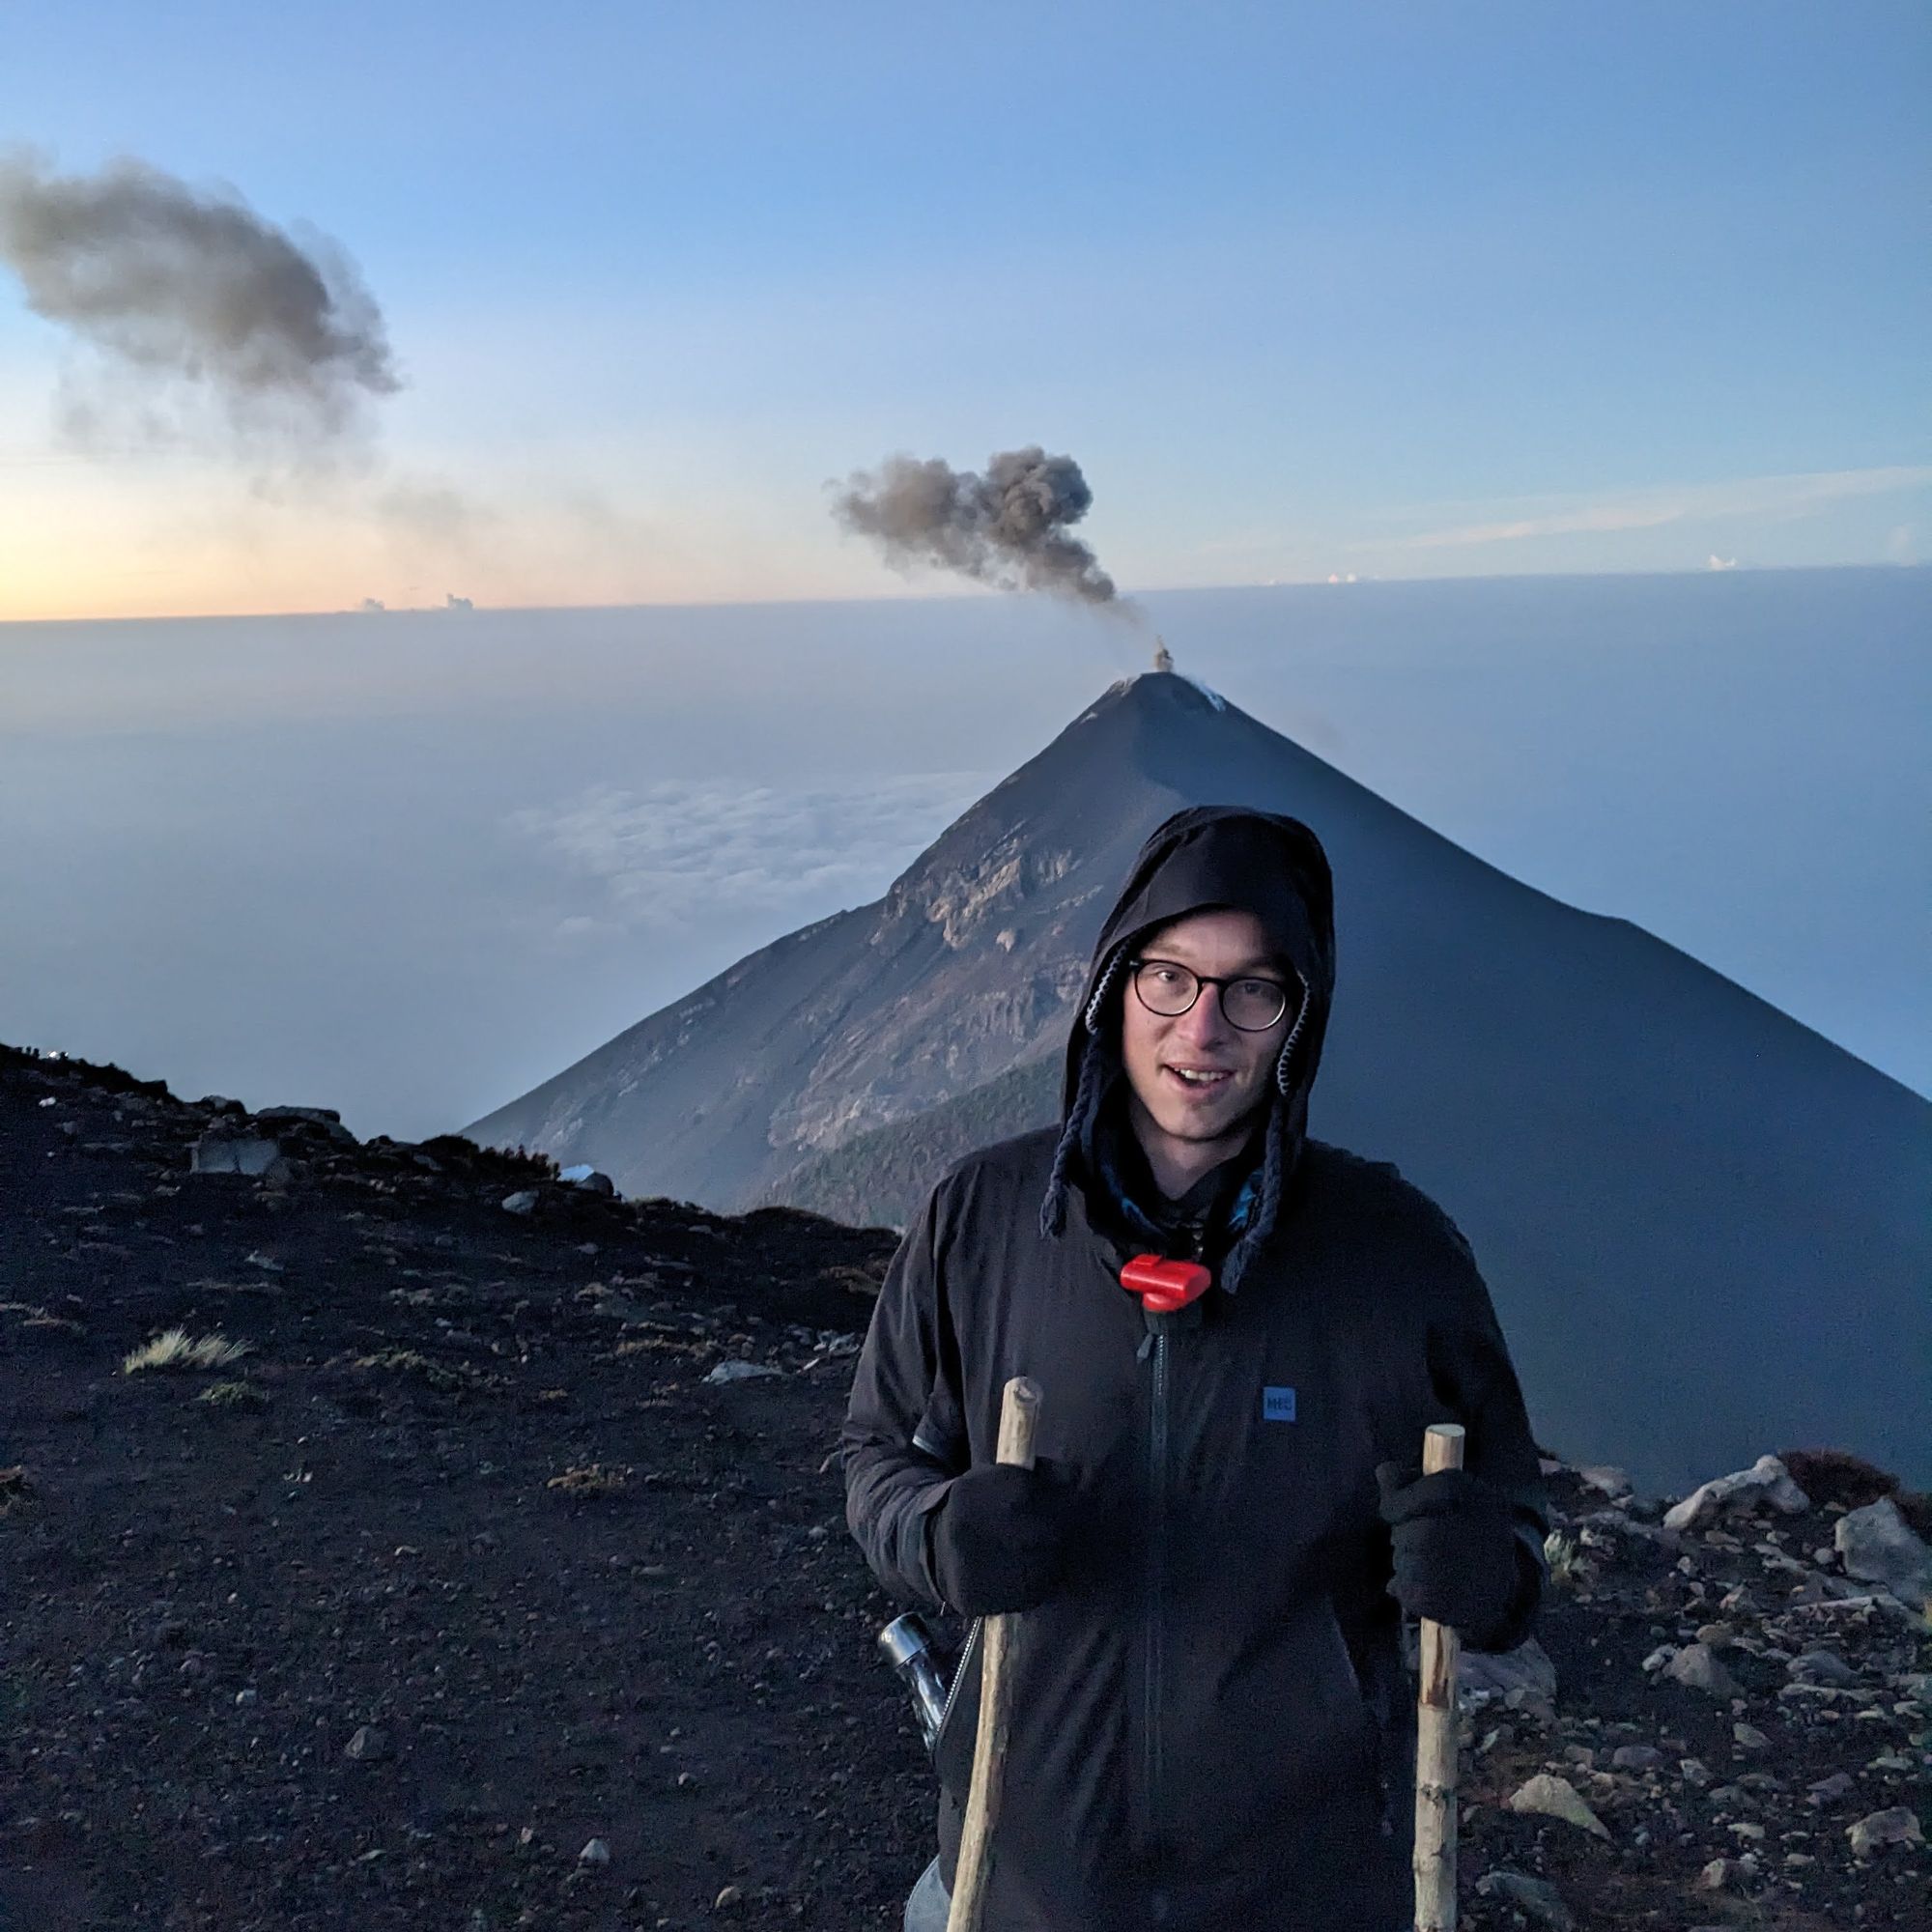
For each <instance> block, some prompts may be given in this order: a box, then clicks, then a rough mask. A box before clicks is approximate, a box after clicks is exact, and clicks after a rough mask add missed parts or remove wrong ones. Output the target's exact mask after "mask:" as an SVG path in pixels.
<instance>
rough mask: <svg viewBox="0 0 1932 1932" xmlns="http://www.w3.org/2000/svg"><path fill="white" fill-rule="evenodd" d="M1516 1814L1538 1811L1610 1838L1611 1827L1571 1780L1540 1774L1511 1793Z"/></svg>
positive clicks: (1600, 1836)
mask: <svg viewBox="0 0 1932 1932" xmlns="http://www.w3.org/2000/svg"><path fill="white" fill-rule="evenodd" d="M1509 1808H1510V1809H1511V1810H1512V1811H1526V1812H1534V1813H1536V1814H1538V1815H1540V1816H1542V1817H1545V1818H1560V1819H1562V1820H1563V1822H1564V1823H1565V1824H1567V1825H1575V1826H1576V1827H1577V1829H1578V1830H1579V1831H1584V1832H1590V1833H1594V1834H1595V1835H1596V1836H1597V1837H1599V1838H1604V1839H1607V1838H1608V1837H1609V1835H1610V1833H1609V1828H1608V1826H1606V1825H1605V1823H1604V1821H1603V1820H1602V1819H1601V1818H1599V1817H1598V1816H1597V1814H1596V1813H1595V1812H1594V1811H1592V1810H1591V1809H1590V1807H1589V1806H1588V1805H1587V1804H1584V1802H1583V1800H1582V1797H1581V1796H1580V1794H1579V1793H1578V1792H1577V1787H1576V1786H1575V1785H1574V1784H1572V1783H1571V1782H1570V1780H1569V1779H1568V1778H1567V1777H1556V1776H1552V1775H1551V1774H1550V1773H1548V1772H1547V1771H1540V1772H1538V1773H1537V1775H1536V1776H1534V1777H1532V1778H1531V1779H1530V1780H1529V1782H1528V1783H1527V1784H1524V1785H1522V1786H1520V1788H1519V1789H1517V1790H1516V1791H1514V1792H1512V1793H1511V1794H1510V1801H1509Z"/></svg>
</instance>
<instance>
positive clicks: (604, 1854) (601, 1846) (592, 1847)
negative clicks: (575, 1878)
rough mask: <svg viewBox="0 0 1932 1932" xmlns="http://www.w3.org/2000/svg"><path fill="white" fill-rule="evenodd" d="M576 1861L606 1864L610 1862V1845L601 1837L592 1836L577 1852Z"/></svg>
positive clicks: (588, 1863) (589, 1863) (586, 1863)
mask: <svg viewBox="0 0 1932 1932" xmlns="http://www.w3.org/2000/svg"><path fill="white" fill-rule="evenodd" d="M577 1862H578V1863H579V1864H581V1865H608V1864H609V1863H610V1862H611V1847H610V1846H609V1845H608V1844H606V1843H605V1841H604V1840H603V1839H602V1838H592V1839H591V1840H590V1842H589V1843H588V1844H587V1845H585V1846H584V1848H583V1849H582V1851H581V1852H579V1853H578V1855H577Z"/></svg>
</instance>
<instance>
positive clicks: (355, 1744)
mask: <svg viewBox="0 0 1932 1932" xmlns="http://www.w3.org/2000/svg"><path fill="white" fill-rule="evenodd" d="M342 1754H343V1756H344V1757H351V1758H354V1759H355V1762H356V1763H357V1764H376V1763H379V1762H380V1761H381V1760H382V1759H384V1758H385V1757H389V1756H391V1755H393V1747H392V1746H391V1745H390V1743H389V1734H388V1732H387V1731H385V1730H384V1728H383V1727H382V1725H381V1724H358V1725H357V1726H356V1727H355V1735H354V1736H353V1737H351V1738H350V1740H349V1742H348V1743H347V1744H346V1745H344V1746H343V1747H342Z"/></svg>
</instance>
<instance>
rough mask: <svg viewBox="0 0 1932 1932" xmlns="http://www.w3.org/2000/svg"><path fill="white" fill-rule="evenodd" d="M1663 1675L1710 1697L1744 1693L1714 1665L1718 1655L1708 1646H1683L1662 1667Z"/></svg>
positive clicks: (1735, 1682) (1722, 1668)
mask: <svg viewBox="0 0 1932 1932" xmlns="http://www.w3.org/2000/svg"><path fill="white" fill-rule="evenodd" d="M1663 1675H1664V1676H1666V1677H1668V1678H1671V1679H1673V1680H1674V1681H1675V1682H1677V1683H1679V1684H1684V1685H1688V1686H1689V1687H1690V1689H1691V1690H1702V1691H1705V1692H1706V1693H1707V1694H1709V1695H1710V1696H1713V1697H1739V1696H1742V1695H1743V1694H1744V1692H1743V1691H1742V1690H1741V1689H1740V1688H1739V1685H1738V1681H1737V1679H1736V1678H1735V1677H1733V1676H1732V1675H1731V1673H1730V1672H1729V1671H1728V1670H1726V1669H1725V1668H1724V1666H1723V1665H1722V1664H1721V1663H1719V1662H1718V1653H1717V1652H1716V1651H1714V1650H1713V1649H1712V1648H1711V1646H1710V1645H1709V1644H1708V1643H1687V1644H1686V1645H1685V1646H1684V1648H1683V1649H1682V1650H1680V1651H1679V1652H1678V1653H1677V1655H1676V1656H1675V1657H1673V1658H1672V1659H1671V1660H1670V1662H1668V1663H1666V1664H1665V1665H1664V1666H1663Z"/></svg>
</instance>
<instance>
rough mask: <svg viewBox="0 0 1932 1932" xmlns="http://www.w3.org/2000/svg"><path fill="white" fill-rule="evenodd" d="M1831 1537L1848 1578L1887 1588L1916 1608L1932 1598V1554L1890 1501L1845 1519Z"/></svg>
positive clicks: (1850, 1512)
mask: <svg viewBox="0 0 1932 1932" xmlns="http://www.w3.org/2000/svg"><path fill="white" fill-rule="evenodd" d="M1832 1537H1833V1543H1834V1544H1835V1545H1836V1547H1837V1551H1838V1556H1839V1559H1840V1560H1841V1561H1842V1562H1843V1564H1844V1566H1845V1575H1846V1576H1847V1577H1860V1578H1861V1579H1862V1580H1863V1581H1865V1582H1868V1583H1883V1584H1884V1585H1885V1586H1886V1588H1887V1589H1889V1591H1890V1592H1891V1593H1892V1595H1893V1596H1895V1597H1899V1598H1902V1599H1903V1600H1904V1601H1905V1602H1906V1603H1908V1604H1911V1605H1914V1606H1915V1607H1916V1606H1917V1605H1920V1604H1923V1603H1924V1601H1925V1600H1926V1598H1927V1597H1928V1596H1932V1548H1928V1547H1927V1546H1926V1544H1925V1542H1924V1540H1923V1539H1922V1538H1921V1537H1919V1536H1918V1534H1917V1533H1916V1532H1915V1531H1914V1530H1913V1527H1912V1525H1911V1524H1910V1523H1909V1522H1907V1521H1906V1520H1905V1519H1904V1517H1902V1516H1901V1515H1900V1514H1899V1513H1898V1505H1897V1504H1896V1503H1895V1502H1893V1501H1892V1499H1891V1498H1890V1497H1889V1496H1883V1497H1881V1498H1880V1499H1879V1500H1878V1501H1877V1502H1875V1503H1867V1504H1866V1505H1865V1507H1864V1508H1863V1509H1856V1510H1851V1511H1849V1512H1848V1513H1847V1514H1846V1515H1844V1516H1841V1517H1840V1518H1839V1519H1838V1523H1837V1527H1836V1528H1835V1529H1834V1530H1833V1532H1832Z"/></svg>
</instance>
